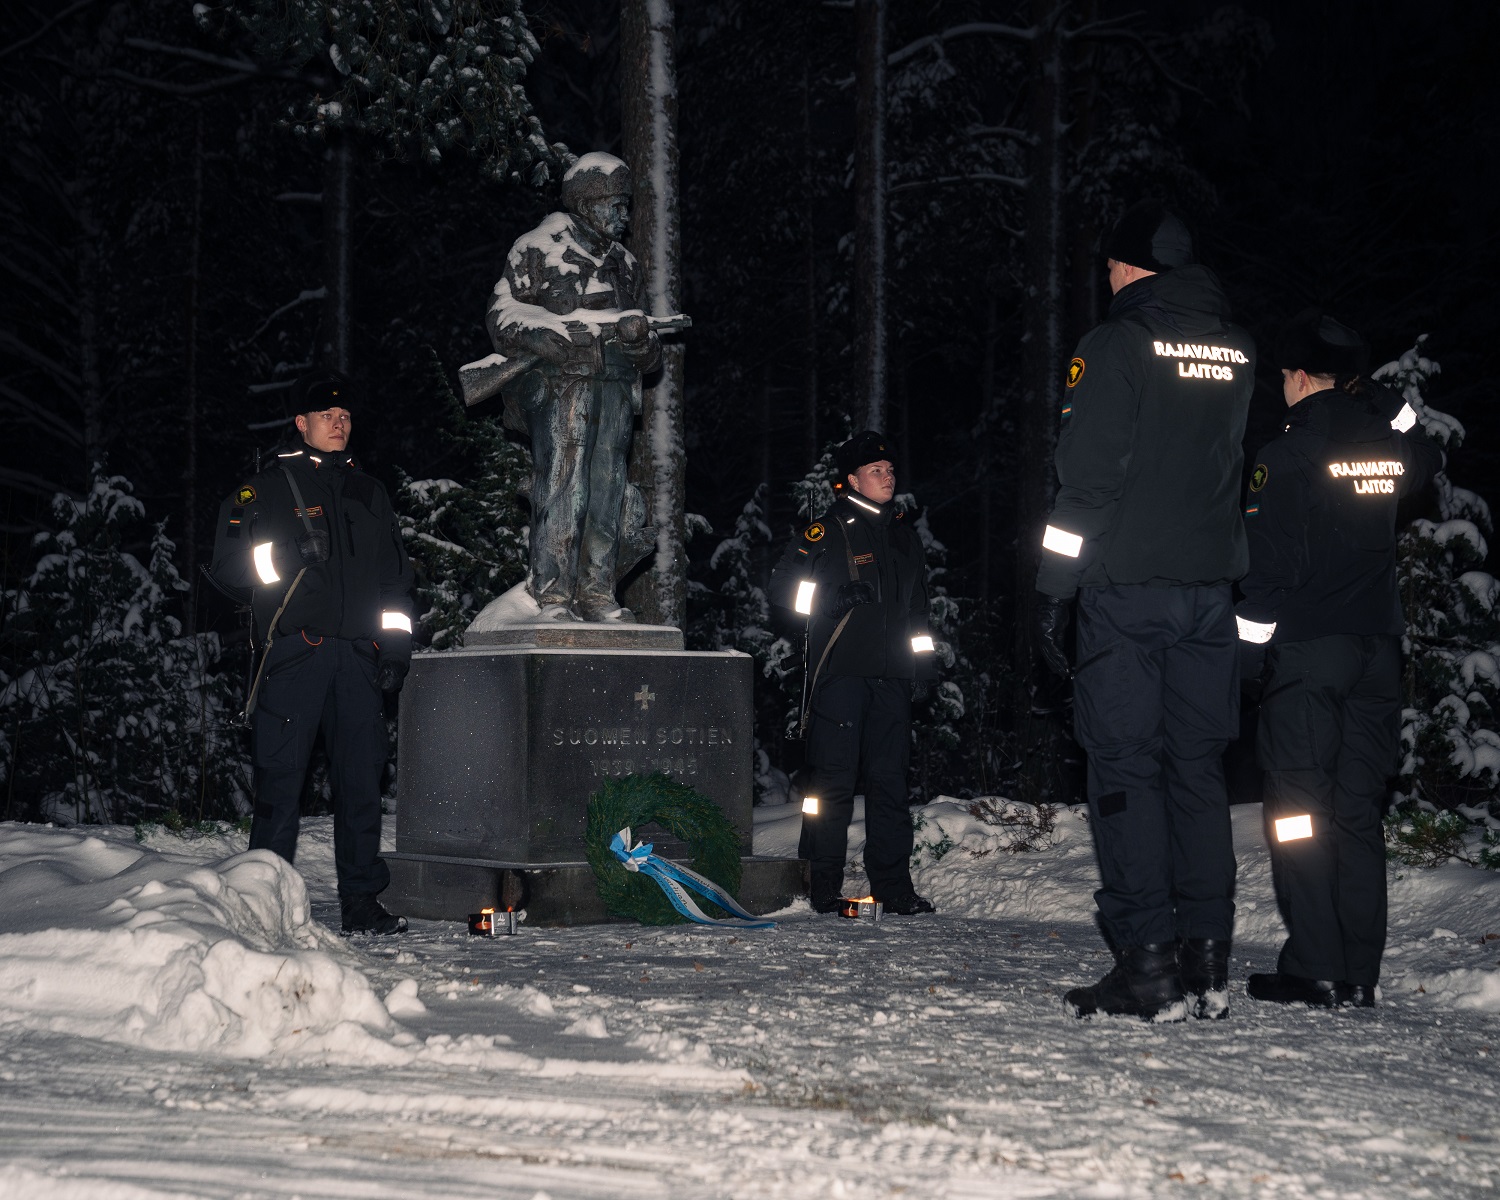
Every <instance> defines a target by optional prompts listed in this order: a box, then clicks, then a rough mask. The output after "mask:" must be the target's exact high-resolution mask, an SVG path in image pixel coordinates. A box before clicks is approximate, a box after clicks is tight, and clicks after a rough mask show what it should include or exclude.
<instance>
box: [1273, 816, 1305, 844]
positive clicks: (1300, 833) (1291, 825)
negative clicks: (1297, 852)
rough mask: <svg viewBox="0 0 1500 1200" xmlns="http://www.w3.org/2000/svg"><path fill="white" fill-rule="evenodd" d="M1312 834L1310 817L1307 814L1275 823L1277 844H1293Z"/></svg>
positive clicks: (1282, 819) (1285, 818) (1281, 819)
mask: <svg viewBox="0 0 1500 1200" xmlns="http://www.w3.org/2000/svg"><path fill="white" fill-rule="evenodd" d="M1312 834H1313V828H1312V816H1311V814H1309V813H1302V814H1301V815H1300V816H1295V817H1282V818H1280V819H1279V820H1278V821H1277V822H1276V840H1277V841H1278V842H1295V841H1298V840H1299V839H1301V838H1310V837H1312Z"/></svg>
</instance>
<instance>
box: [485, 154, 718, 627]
mask: <svg viewBox="0 0 1500 1200" xmlns="http://www.w3.org/2000/svg"><path fill="white" fill-rule="evenodd" d="M630 195H631V178H630V168H629V167H627V166H626V165H625V163H624V162H622V161H621V160H620V159H618V158H616V157H614V155H612V154H603V153H594V154H585V155H584V156H583V157H582V158H580V159H579V160H578V161H577V162H576V163H574V164H573V166H572V167H570V168H569V169H568V172H567V174H566V175H564V176H563V183H562V199H563V203H564V204H565V205H566V206H567V208H568V211H567V212H557V213H551V214H549V215H548V216H547V217H545V218H544V219H543V220H542V222H541V224H540V225H538V226H537V227H536V228H535V229H533V230H531V231H530V232H529V233H526V234H523V235H522V236H521V237H519V238H517V239H516V242H515V244H514V245H513V246H512V247H511V250H510V254H509V256H508V258H507V259H506V264H505V274H504V276H503V277H502V278H501V280H500V282H499V283H497V284H496V285H495V289H494V293H493V297H492V299H491V301H490V306H489V311H488V314H487V317H486V324H487V326H488V328H489V331H490V338H491V340H492V341H493V343H494V346H495V350H496V353H495V354H492V355H491V356H489V357H488V358H486V359H481V360H480V361H479V362H476V363H470V364H469V365H468V366H466V367H464V368H462V370H460V372H459V376H460V379H461V380H462V382H463V388H464V399H465V401H466V402H467V403H468V404H471V405H472V404H476V403H478V402H479V401H480V400H483V399H486V398H488V397H489V396H492V395H494V394H495V393H496V392H499V393H500V394H501V395H502V396H503V397H504V400H505V423H506V425H507V426H508V427H509V428H511V429H514V430H516V431H517V432H523V433H525V434H526V435H527V436H529V437H530V439H531V450H532V460H533V470H532V482H531V574H530V577H529V578H528V580H527V582H526V584H525V587H524V592H525V595H524V596H523V595H520V594H519V593H521V592H522V590H523V589H521V588H517V589H513V590H512V592H511V593H507V594H506V595H505V596H502V597H501V598H500V599H499V600H497V601H495V604H494V605H493V606H492V608H494V609H498V610H499V611H489V610H487V611H486V613H485V614H482V615H481V618H480V619H481V621H484V620H486V619H490V620H494V619H500V620H504V619H506V618H509V619H521V620H538V619H540V620H544V621H564V622H566V621H604V622H630V621H634V620H635V617H634V614H632V613H631V611H630V610H629V609H628V608H624V607H623V606H621V604H620V603H619V601H618V600H616V599H615V585H616V583H617V582H618V580H619V579H620V577H621V576H622V575H623V574H624V573H625V572H627V571H629V570H630V569H631V568H632V567H634V566H635V565H636V563H638V562H640V560H641V559H642V558H643V557H645V555H646V554H647V553H649V551H650V549H651V547H652V546H653V545H654V544H655V531H654V529H650V528H647V527H646V524H645V515H646V510H645V504H644V502H643V501H642V498H641V495H640V492H639V491H638V490H637V489H636V488H635V487H634V486H633V485H631V484H628V483H627V482H626V478H625V469H626V465H627V463H628V460H629V455H630V436H631V430H632V426H633V424H634V420H635V416H636V414H638V413H639V412H640V411H641V374H642V373H643V372H645V371H651V370H654V369H655V368H656V366H657V365H658V363H659V362H660V361H661V343H660V342H659V341H658V340H657V334H656V331H657V330H659V329H681V328H684V327H686V326H687V325H688V323H689V322H688V319H687V318H686V317H682V316H672V317H648V316H647V315H646V314H645V312H644V308H643V300H644V297H645V294H646V288H645V279H644V278H643V276H642V273H641V269H640V266H639V264H638V263H637V262H636V260H635V257H634V256H633V255H632V254H631V253H630V251H628V250H626V249H625V247H624V246H622V245H621V244H620V242H619V240H618V239H620V238H621V237H623V236H624V234H625V229H626V225H627V223H628V221H629V217H630Z"/></svg>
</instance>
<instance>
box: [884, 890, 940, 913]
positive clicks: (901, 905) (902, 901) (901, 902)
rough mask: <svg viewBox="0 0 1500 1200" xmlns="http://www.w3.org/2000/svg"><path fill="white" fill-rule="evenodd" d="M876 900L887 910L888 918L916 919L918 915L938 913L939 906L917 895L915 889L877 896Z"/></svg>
mask: <svg viewBox="0 0 1500 1200" xmlns="http://www.w3.org/2000/svg"><path fill="white" fill-rule="evenodd" d="M875 899H877V900H879V901H880V905H881V908H883V909H884V910H885V913H886V915H887V916H893V917H914V916H916V915H917V914H918V913H930V912H937V905H935V904H933V902H932V901H931V900H929V899H928V898H927V897H926V896H919V895H917V890H916V888H913V887H908V888H907V889H906V890H905V891H900V892H891V893H889V894H888V895H884V896H876V897H875Z"/></svg>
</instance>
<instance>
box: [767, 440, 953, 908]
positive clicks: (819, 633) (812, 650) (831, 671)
mask: <svg viewBox="0 0 1500 1200" xmlns="http://www.w3.org/2000/svg"><path fill="white" fill-rule="evenodd" d="M835 463H836V465H837V469H838V474H839V478H840V479H841V480H842V481H843V482H841V483H839V484H837V485H835V486H836V490H837V491H838V493H839V494H838V495H837V497H836V498H835V499H834V502H833V507H832V508H830V509H829V510H828V511H827V512H826V513H824V514H823V515H822V516H820V517H819V518H818V519H817V520H816V521H814V522H813V523H812V524H811V525H809V526H807V528H806V529H804V530H803V531H802V532H801V533H799V534H798V535H797V536H796V537H795V538H793V539H792V541H791V543H790V544H789V545H788V546H787V548H786V551H785V552H784V553H783V554H782V556H781V559H780V561H779V562H778V563H777V564H776V568H775V570H774V571H773V572H772V574H771V600H772V602H773V603H775V604H778V605H780V606H781V607H782V608H787V609H791V610H792V611H793V612H795V613H797V614H798V615H799V616H801V617H805V618H806V619H807V661H806V663H805V664H804V665H805V669H806V670H807V672H808V676H807V680H806V684H805V691H804V696H805V704H804V709H803V714H802V721H803V727H804V729H805V731H806V735H807V765H808V769H809V773H810V781H809V786H808V788H807V789H806V790H805V794H804V797H803V801H802V847H801V854H802V857H803V858H806V859H808V860H809V862H810V874H811V881H810V882H811V887H810V892H811V900H812V906H813V909H814V910H815V911H817V912H820V913H830V912H836V911H837V910H838V907H839V896H840V893H841V891H842V890H843V884H844V861H845V857H846V855H847V853H848V837H849V821H850V818H851V817H852V816H853V812H854V789H855V785H856V784H857V783H858V782H859V780H861V779H863V780H864V785H865V828H866V835H865V873H866V874H867V875H868V876H869V879H870V891H871V894H872V895H873V896H874V897H875V899H877V900H879V901H880V902H881V904H882V905H884V907H885V911H886V912H887V913H893V914H898V915H902V916H910V915H913V914H915V913H930V912H935V911H936V909H935V908H934V907H933V904H932V902H931V901H930V900H928V899H927V898H926V897H925V896H919V895H918V894H917V891H916V888H915V887H914V886H913V885H912V879H911V851H912V841H913V835H912V824H911V810H910V808H909V807H908V805H907V790H906V770H907V765H908V763H909V761H910V758H911V704H912V699H913V694H914V692H925V690H926V688H927V687H928V686H929V681H930V680H932V679H934V678H936V676H937V667H936V663H935V662H934V661H933V660H934V646H933V640H932V633H931V631H930V630H929V629H928V626H927V581H926V561H925V555H924V553H923V550H922V543H921V539H920V538H919V537H918V536H917V533H916V531H915V530H913V529H912V527H911V523H910V522H909V521H907V520H905V514H904V513H902V512H900V511H898V510H897V508H896V503H895V495H896V470H895V467H894V466H893V465H892V462H891V454H890V450H889V448H888V446H887V443H886V440H885V438H884V436H883V435H882V434H879V433H875V432H873V431H871V430H866V431H865V432H863V433H858V434H855V435H854V436H853V437H852V438H850V439H849V440H848V441H846V442H845V443H844V444H843V445H842V446H840V447H839V448H838V451H837V452H836V454H835Z"/></svg>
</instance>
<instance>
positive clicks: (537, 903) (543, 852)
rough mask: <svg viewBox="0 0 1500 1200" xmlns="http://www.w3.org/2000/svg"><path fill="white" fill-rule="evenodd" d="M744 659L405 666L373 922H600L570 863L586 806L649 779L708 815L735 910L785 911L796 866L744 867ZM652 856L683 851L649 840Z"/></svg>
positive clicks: (599, 911) (564, 657) (576, 855)
mask: <svg viewBox="0 0 1500 1200" xmlns="http://www.w3.org/2000/svg"><path fill="white" fill-rule="evenodd" d="M751 666H752V664H751V660H750V659H749V658H748V657H747V656H745V655H743V654H735V653H698V652H691V651H681V650H678V651H661V650H635V649H600V648H589V649H582V648H561V647H543V646H536V645H509V646H479V647H466V648H465V649H462V650H455V651H448V652H445V653H441V654H419V655H417V656H416V657H415V658H414V659H413V660H412V668H411V673H410V674H409V675H408V676H407V680H406V685H405V687H404V688H403V689H402V692H401V721H400V747H399V750H400V753H399V759H398V763H399V781H398V784H397V811H396V852H395V853H394V854H387V855H386V856H385V858H386V861H387V862H388V863H389V864H390V868H391V886H390V888H389V889H388V890H387V892H386V893H385V895H384V896H383V901H384V903H385V904H386V907H387V908H390V909H391V910H392V911H394V912H404V913H406V914H408V915H410V916H415V917H426V918H436V919H445V920H462V919H464V917H465V916H466V915H467V914H469V913H471V912H477V911H479V910H480V909H481V908H487V907H498V908H507V907H510V908H516V909H521V908H524V909H526V911H527V919H528V922H530V923H533V924H580V923H588V922H595V921H603V920H607V919H609V918H608V914H607V913H606V912H605V910H604V908H603V905H602V904H600V903H599V900H598V896H597V893H596V889H595V885H594V876H593V872H592V870H591V869H590V868H589V866H588V863H587V861H586V857H585V851H584V825H585V819H586V815H587V811H588V802H589V797H590V796H591V795H593V793H594V792H595V791H596V790H597V789H598V788H599V786H600V784H602V783H603V782H604V781H605V780H607V779H612V778H619V777H621V776H624V775H630V774H638V775H640V774H647V773H649V772H652V771H661V772H663V773H664V774H667V775H669V776H671V777H672V778H673V779H676V780H679V781H680V782H682V783H685V784H687V785H688V786H690V787H692V788H693V789H694V790H695V791H697V792H698V793H700V794H701V795H703V796H706V797H707V798H709V799H710V800H712V801H714V802H715V803H716V804H717V805H718V806H719V807H720V809H721V810H722V811H723V812H724V815H725V816H726V817H727V818H728V819H729V822H730V824H731V825H733V826H734V828H735V830H736V831H737V832H738V834H739V837H740V846H741V854H742V856H744V857H743V861H744V867H745V871H744V881H743V884H742V887H741V892H740V897H739V898H740V900H741V902H742V903H743V904H744V905H745V906H746V907H747V908H749V909H750V910H751V911H754V912H769V911H772V910H774V909H776V908H780V907H783V906H784V905H786V904H787V903H789V902H790V900H791V899H792V898H793V897H794V896H796V895H798V894H800V892H801V891H802V881H801V870H800V866H801V864H800V863H798V862H797V860H795V859H789V860H783V859H757V858H755V857H753V856H752V855H751V812H750V810H751V803H752V790H751V772H752V751H753V740H752V735H751ZM636 833H637V836H638V837H639V838H640V839H641V840H646V841H655V842H656V847H657V853H659V854H663V855H665V856H666V857H669V858H674V859H678V860H683V861H685V860H687V859H688V858H690V857H691V854H690V852H689V850H688V848H687V847H686V846H684V845H682V844H681V843H680V842H675V841H674V840H672V839H670V838H668V837H667V836H666V835H665V833H664V831H662V830H660V829H654V828H652V827H650V826H647V827H644V828H642V829H638V830H636Z"/></svg>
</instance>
